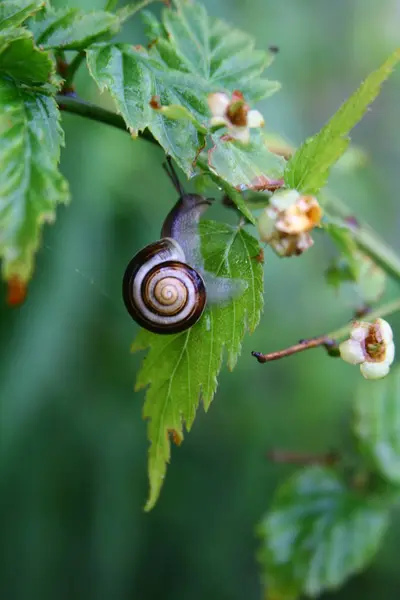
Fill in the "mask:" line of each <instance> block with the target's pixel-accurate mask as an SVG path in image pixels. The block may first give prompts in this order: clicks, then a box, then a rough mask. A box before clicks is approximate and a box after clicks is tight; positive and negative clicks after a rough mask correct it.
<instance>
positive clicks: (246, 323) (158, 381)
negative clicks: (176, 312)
mask: <svg viewBox="0 0 400 600" xmlns="http://www.w3.org/2000/svg"><path fill="white" fill-rule="evenodd" d="M200 236H201V241H202V253H203V257H204V260H205V268H206V269H207V270H208V271H210V272H212V273H215V274H216V275H218V276H220V277H229V278H234V279H241V280H243V281H245V282H246V283H247V285H248V287H247V289H246V290H245V292H244V293H243V294H242V295H241V296H240V297H236V298H235V299H234V300H232V301H231V302H230V303H229V304H225V305H220V306H214V307H213V308H212V309H211V310H208V309H207V310H206V312H205V313H204V314H203V317H202V318H201V319H200V321H199V322H198V323H197V324H196V325H195V326H194V327H192V328H191V329H189V330H187V331H184V332H182V333H179V334H175V335H167V336H165V335H164V336H163V335H156V334H154V333H150V332H148V331H145V330H142V331H141V332H140V333H139V335H138V338H137V340H136V341H135V343H134V346H133V350H135V351H136V350H140V349H145V348H149V352H148V355H147V357H146V359H145V361H144V362H143V364H142V367H141V370H140V372H139V374H138V376H137V380H136V389H141V388H144V387H148V390H147V393H146V400H145V405H144V409H143V416H144V418H146V419H149V426H148V436H149V440H150V442H151V445H150V449H149V479H150V493H149V498H148V501H147V504H146V510H150V509H151V508H152V507H153V506H154V504H155V503H156V501H157V498H158V496H159V493H160V489H161V486H162V483H163V479H164V477H165V473H166V464H167V463H168V462H169V459H170V442H169V433H168V432H169V431H174V432H175V433H176V434H177V435H178V437H179V438H183V423H185V426H186V429H187V431H189V430H190V428H191V426H192V424H193V421H194V418H195V414H196V410H197V407H198V405H199V402H200V399H202V401H203V404H204V408H205V410H207V409H208V407H209V405H210V403H211V400H212V398H213V396H214V393H215V390H216V388H217V376H218V373H219V371H220V369H221V364H222V358H223V354H224V349H226V352H227V363H228V366H229V368H230V369H233V367H234V366H235V364H236V361H237V358H238V355H239V353H240V350H241V343H242V339H243V336H244V334H245V331H246V330H247V329H248V330H249V331H253V330H254V329H255V327H256V326H257V324H258V322H259V319H260V314H261V310H262V306H263V295H262V291H263V270H262V266H261V265H260V263H259V262H258V261H257V260H256V257H257V255H258V253H259V245H258V242H257V240H255V239H254V238H253V237H252V236H251V235H249V234H248V233H247V232H246V231H244V230H243V229H241V228H233V227H230V226H229V225H225V224H221V223H215V222H212V221H205V222H203V223H201V224H200Z"/></svg>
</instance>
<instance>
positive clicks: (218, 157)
mask: <svg viewBox="0 0 400 600" xmlns="http://www.w3.org/2000/svg"><path fill="white" fill-rule="evenodd" d="M212 141H213V143H214V144H215V145H214V147H213V149H212V150H211V151H209V152H208V164H209V166H210V168H211V169H212V170H213V171H214V172H215V173H217V174H218V175H219V176H220V177H221V178H222V179H224V180H225V181H228V182H229V183H230V184H231V185H232V186H234V187H237V188H242V186H243V189H244V188H245V187H249V188H250V189H251V187H252V186H253V185H254V184H255V182H256V181H257V178H259V177H268V178H269V179H271V180H279V179H281V178H282V177H283V170H284V165H285V160H284V159H283V158H282V157H281V156H278V155H277V154H274V153H272V152H270V151H269V150H268V148H267V145H266V143H265V142H264V140H263V137H262V135H260V134H259V133H258V132H254V133H253V135H252V138H251V141H250V143H249V144H246V145H244V144H241V143H240V142H224V141H223V140H221V134H214V135H213V136H212Z"/></svg>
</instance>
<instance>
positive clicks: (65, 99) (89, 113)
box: [56, 94, 159, 146]
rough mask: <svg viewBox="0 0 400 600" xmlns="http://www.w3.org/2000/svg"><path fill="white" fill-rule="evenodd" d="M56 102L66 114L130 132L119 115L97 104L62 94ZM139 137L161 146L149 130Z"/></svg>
mask: <svg viewBox="0 0 400 600" xmlns="http://www.w3.org/2000/svg"><path fill="white" fill-rule="evenodd" d="M56 100H57V102H58V105H59V108H60V110H62V111H64V112H69V113H73V114H74V115H79V116H80V117H85V118H86V119H90V120H91V121H97V122H100V123H105V124H106V125H111V126H112V127H116V128H117V129H121V130H122V131H126V132H127V131H128V128H127V126H126V123H125V121H124V119H123V118H122V117H121V115H117V114H116V113H114V112H112V111H110V110H107V109H106V108H102V107H101V106H97V105H96V104H91V103H90V102H85V101H84V100H81V99H80V98H77V97H76V96H63V95H62V94H57V96H56ZM138 137H140V138H141V139H143V140H146V141H147V142H150V143H152V144H156V145H157V146H159V143H158V142H157V140H156V139H155V138H154V137H153V136H152V135H151V133H150V131H148V130H147V129H146V130H145V131H143V132H141V133H139V136H138Z"/></svg>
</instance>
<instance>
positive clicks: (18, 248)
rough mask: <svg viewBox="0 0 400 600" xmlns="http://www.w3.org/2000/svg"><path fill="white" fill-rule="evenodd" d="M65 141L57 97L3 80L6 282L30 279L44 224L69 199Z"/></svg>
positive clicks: (0, 123)
mask: <svg viewBox="0 0 400 600" xmlns="http://www.w3.org/2000/svg"><path fill="white" fill-rule="evenodd" d="M62 143H63V134H62V131H61V128H60V125H59V113H58V109H57V105H56V103H55V101H54V99H53V98H50V97H49V96H46V95H42V94H37V93H35V94H34V93H31V92H29V91H27V90H23V89H21V88H19V87H18V86H17V85H16V84H15V83H14V82H12V81H7V80H0V163H1V166H2V167H1V170H0V256H1V257H2V259H3V264H2V271H3V276H4V277H5V278H6V279H11V278H13V277H17V278H18V279H20V280H24V281H26V280H27V279H29V277H30V275H31V273H32V269H33V257H34V253H35V251H36V249H37V246H38V243H39V233H40V229H41V226H42V224H43V223H44V222H46V221H47V222H51V221H53V220H54V218H55V207H56V205H57V204H58V203H60V202H67V200H68V188H67V183H66V181H65V180H64V178H63V177H62V175H61V174H60V172H59V171H58V168H57V164H58V161H59V157H60V146H61V144H62Z"/></svg>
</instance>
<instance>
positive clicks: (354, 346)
mask: <svg viewBox="0 0 400 600" xmlns="http://www.w3.org/2000/svg"><path fill="white" fill-rule="evenodd" d="M339 352H340V356H341V357H342V359H343V360H344V361H346V362H348V363H350V364H353V365H356V364H359V365H360V371H361V374H362V375H363V376H364V377H365V378H366V379H380V378H381V377H385V376H386V375H387V374H388V373H389V369H390V365H391V364H392V363H393V361H394V355H395V346H394V342H393V332H392V328H391V327H390V325H389V323H387V321H385V320H384V319H376V321H374V322H373V323H367V322H356V323H354V325H353V328H352V330H351V333H350V339H348V340H346V341H345V342H342V343H341V344H340V345H339Z"/></svg>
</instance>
